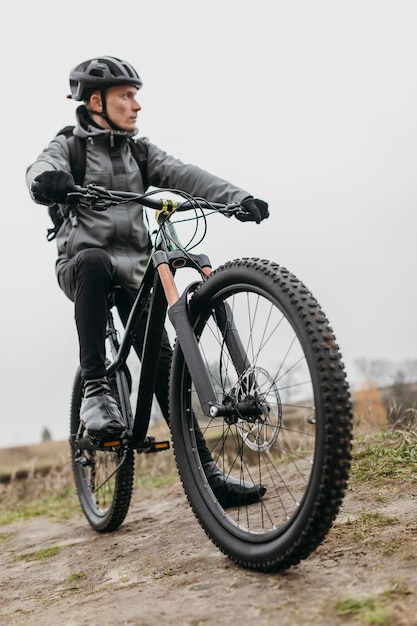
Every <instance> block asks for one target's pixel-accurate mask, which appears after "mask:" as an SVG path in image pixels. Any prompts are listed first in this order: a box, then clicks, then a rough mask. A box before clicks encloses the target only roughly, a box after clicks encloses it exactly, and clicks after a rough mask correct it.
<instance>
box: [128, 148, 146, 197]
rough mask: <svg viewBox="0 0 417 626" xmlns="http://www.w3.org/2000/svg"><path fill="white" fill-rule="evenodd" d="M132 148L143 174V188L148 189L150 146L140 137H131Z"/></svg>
mask: <svg viewBox="0 0 417 626" xmlns="http://www.w3.org/2000/svg"><path fill="white" fill-rule="evenodd" d="M129 144H130V149H131V150H132V154H133V156H134V157H135V160H136V162H137V164H138V165H139V169H140V173H141V174H142V180H143V189H144V191H146V190H147V188H148V186H149V184H148V163H147V158H148V148H147V146H146V144H145V143H144V142H143V141H141V140H140V139H136V140H135V139H129Z"/></svg>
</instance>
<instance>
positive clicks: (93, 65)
mask: <svg viewBox="0 0 417 626" xmlns="http://www.w3.org/2000/svg"><path fill="white" fill-rule="evenodd" d="M69 81H70V90H71V94H70V95H69V96H68V97H69V98H72V100H77V101H81V100H86V99H87V97H88V94H89V93H90V92H91V91H94V90H95V89H100V91H103V90H104V89H107V88H108V87H114V86H116V85H135V86H136V87H137V88H138V89H140V88H141V87H142V80H141V79H140V77H139V75H138V73H137V72H136V70H135V69H134V68H133V67H132V66H131V65H130V63H128V62H127V61H123V60H122V59H118V58H116V57H108V56H102V57H97V58H95V59H90V60H88V61H84V62H83V63H80V64H79V65H76V66H75V67H74V68H73V69H72V70H71V72H70V76H69Z"/></svg>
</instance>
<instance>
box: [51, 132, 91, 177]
mask: <svg viewBox="0 0 417 626" xmlns="http://www.w3.org/2000/svg"><path fill="white" fill-rule="evenodd" d="M73 130H74V126H65V127H64V128H62V129H61V130H60V131H59V132H58V133H57V136H58V135H65V137H66V138H67V141H68V149H69V155H70V165H71V172H72V175H73V177H74V180H75V184H76V185H83V183H84V177H85V167H86V161H87V143H86V140H85V139H83V138H81V137H77V136H76V135H74V134H73Z"/></svg>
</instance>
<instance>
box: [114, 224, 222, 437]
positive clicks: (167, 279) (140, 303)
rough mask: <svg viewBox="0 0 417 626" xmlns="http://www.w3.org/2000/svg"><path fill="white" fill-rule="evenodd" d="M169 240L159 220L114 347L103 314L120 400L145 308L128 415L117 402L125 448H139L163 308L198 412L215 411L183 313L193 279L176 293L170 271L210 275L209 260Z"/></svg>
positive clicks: (126, 408) (144, 430) (172, 235)
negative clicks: (127, 434)
mask: <svg viewBox="0 0 417 626" xmlns="http://www.w3.org/2000/svg"><path fill="white" fill-rule="evenodd" d="M168 235H169V236H168ZM172 241H174V242H175V241H178V238H177V235H176V232H175V229H174V226H173V224H172V223H171V222H170V221H169V218H165V219H164V220H163V222H162V223H161V230H160V234H159V244H158V246H157V247H156V249H155V250H154V251H153V252H152V254H151V256H150V258H149V261H148V265H147V267H146V270H145V273H144V276H143V278H142V281H141V284H140V287H139V290H138V294H137V296H136V299H135V301H134V303H133V306H132V309H131V312H130V315H129V318H128V321H127V323H126V326H125V330H124V333H123V337H122V340H121V343H120V345H119V344H118V340H117V331H116V330H115V327H114V324H113V319H112V316H111V315H110V318H109V328H108V337H109V338H110V343H111V346H112V358H113V361H112V363H111V364H110V365H109V367H108V369H107V375H108V376H111V375H112V374H114V373H116V380H117V385H118V389H119V396H120V398H124V399H126V398H128V397H129V393H128V389H127V379H126V376H125V375H123V366H124V365H125V363H126V360H127V357H128V355H129V352H130V349H131V347H132V343H133V339H134V336H135V328H136V325H137V323H138V322H139V320H140V319H141V317H142V316H143V315H144V314H146V311H148V312H147V325H146V332H145V337H144V344H143V352H142V355H141V359H140V360H141V364H142V367H141V371H140V377H139V388H138V395H137V400H136V410H135V416H134V417H133V415H132V411H131V406H130V403H126V402H125V401H121V404H122V406H121V409H122V412H123V413H124V417H125V420H126V423H127V424H129V426H131V446H132V447H133V448H135V449H137V448H140V446H141V445H142V443H143V441H144V440H145V437H146V433H147V430H148V425H149V419H150V414H151V407H152V400H153V394H154V389H155V381H156V374H157V367H158V359H157V358H155V355H157V354H159V348H160V345H161V339H162V333H163V330H164V325H165V318H166V313H167V309H168V307H169V311H168V315H169V318H170V320H171V322H172V324H173V326H174V329H175V331H176V335H177V341H178V342H179V344H180V346H181V349H182V351H183V354H184V357H185V359H186V362H187V364H188V366H189V368H190V370H191V371H193V376H194V383H195V386H196V390H197V394H198V396H199V400H200V402H201V406H202V407H203V410H204V411H205V412H206V414H207V415H209V414H210V411H213V407H214V409H215V410H216V411H217V412H219V409H220V407H219V406H218V403H216V398H215V393H214V390H213V386H212V384H211V381H210V378H209V376H208V374H207V371H206V368H205V366H204V365H203V361H202V358H201V355H200V352H199V350H198V347H197V340H196V337H195V335H194V332H193V329H192V326H191V324H190V321H189V316H188V308H187V300H188V295H189V293H190V292H191V291H192V290H193V289H194V288H195V287H196V285H197V284H198V283H199V281H196V282H194V283H192V284H191V285H189V286H188V287H187V288H186V289H185V290H184V292H183V294H182V295H181V296H180V295H179V294H178V290H177V286H176V284H175V280H174V275H175V272H176V270H177V269H180V268H183V267H193V268H194V269H196V270H198V271H199V272H200V274H201V277H202V278H204V276H207V275H208V274H209V273H210V271H211V264H210V261H209V259H208V257H207V256H206V255H204V254H200V255H194V254H190V253H183V252H182V251H181V250H179V249H174V248H175V245H174V244H172V243H171V242H172ZM148 303H149V308H148V309H147V305H148Z"/></svg>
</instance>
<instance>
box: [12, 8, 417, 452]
mask: <svg viewBox="0 0 417 626" xmlns="http://www.w3.org/2000/svg"><path fill="white" fill-rule="evenodd" d="M93 7H94V8H93ZM2 28H3V36H2V38H1V42H0V46H1V52H2V64H1V65H2V70H1V72H2V81H1V82H2V98H1V119H2V121H3V128H2V145H3V158H2V168H1V181H2V187H3V192H2V195H3V202H2V212H3V222H2V224H3V225H2V229H1V233H2V235H1V241H2V245H1V247H0V254H1V268H2V277H3V279H2V284H3V289H2V306H1V322H2V323H1V329H2V347H3V350H2V359H1V365H0V380H1V391H2V394H1V417H0V419H1V434H0V446H7V445H13V444H18V445H21V444H24V443H31V442H38V441H39V440H40V436H41V432H42V429H43V428H44V427H48V428H49V430H50V431H51V433H52V436H53V438H54V439H64V438H66V437H67V435H68V419H69V399H70V391H71V383H72V378H73V375H74V371H75V369H76V367H77V360H78V346H77V340H76V334H75V327H74V322H73V311H72V304H71V303H70V302H69V301H68V300H66V298H65V296H64V295H63V294H62V292H61V291H60V290H59V287H58V286H57V283H56V280H55V275H54V262H55V244H54V243H48V242H46V239H45V232H46V228H47V227H48V226H49V222H48V218H47V216H46V209H45V208H43V207H40V206H37V205H35V204H34V203H33V202H32V201H31V200H30V198H29V196H28V192H27V190H26V187H25V183H24V175H25V169H26V166H27V165H28V164H29V163H31V162H32V161H33V160H34V159H35V158H36V157H37V155H38V154H39V153H40V151H41V150H42V149H43V147H44V146H45V145H47V143H48V142H49V141H50V139H51V138H52V137H53V136H54V134H55V133H56V132H57V131H58V130H59V129H60V128H62V127H63V126H65V125H67V124H71V123H73V121H74V110H75V106H76V105H75V103H72V102H71V101H68V100H66V98H65V96H66V94H67V93H68V73H69V70H70V69H71V68H72V67H73V66H74V65H76V64H77V63H79V62H81V61H84V60H85V59H87V58H90V57H93V56H96V55H101V54H109V55H113V56H120V57H122V58H126V59H127V60H129V61H130V62H131V63H132V64H133V65H134V66H135V67H136V68H137V70H138V72H139V74H140V75H141V76H142V78H143V81H144V87H143V89H142V91H141V93H140V102H141V104H142V106H143V110H142V112H141V113H140V122H139V128H140V134H142V135H147V136H149V137H150V138H151V140H152V141H154V142H155V143H157V144H158V145H159V146H160V147H162V148H164V149H165V150H167V151H168V152H171V153H172V154H174V155H176V156H178V157H180V158H182V159H183V160H185V161H188V162H194V163H196V164H197V165H200V166H201V167H204V168H206V169H208V170H209V171H212V172H213V173H216V174H218V175H220V176H223V177H225V178H228V179H230V180H231V181H233V182H234V183H236V184H238V185H240V186H242V187H244V188H245V189H248V190H249V191H251V192H252V193H253V194H254V195H255V196H258V197H261V198H263V199H265V200H267V201H268V202H269V204H270V212H271V218H270V219H269V220H268V221H267V222H264V223H263V225H261V226H255V225H252V224H240V223H238V222H236V221H232V220H229V221H226V220H225V221H224V222H221V227H219V222H217V223H216V224H215V225H214V226H212V231H211V233H210V235H209V237H208V238H207V239H206V242H205V245H203V248H202V250H201V251H204V252H206V253H208V254H209V255H210V256H211V259H212V261H213V262H214V264H216V265H217V264H219V263H221V262H223V261H226V260H228V259H230V258H236V257H239V256H262V257H267V258H270V259H273V260H275V261H277V262H279V263H280V264H281V265H284V266H287V267H288V268H289V269H290V270H291V271H292V272H294V273H295V274H296V275H297V276H298V277H299V278H300V279H301V280H303V282H305V284H306V285H307V286H308V287H309V288H310V290H311V291H312V292H313V293H314V295H315V296H316V297H317V299H318V300H319V302H320V304H321V306H322V307H323V309H324V311H325V313H326V314H327V316H328V318H329V319H330V322H331V324H332V326H333V329H334V331H335V334H336V337H337V339H338V341H339V344H340V347H341V350H342V353H343V356H344V360H345V362H346V365H347V368H348V373H352V376H353V362H354V361H355V359H357V358H359V357H366V358H383V359H392V360H395V361H396V360H401V359H405V358H411V359H415V358H417V347H416V343H415V340H416V324H415V316H416V286H415V280H414V276H415V271H416V259H417V245H416V222H417V218H416V200H417V179H416V171H417V124H416V119H417V116H416V113H417V78H416V59H417V36H416V35H417V3H416V2H415V1H414V0H392V1H386V0H385V1H384V0H349V1H347V0H346V1H339V0H328V1H325V0H286V1H281V0H258V2H252V1H248V0H210V2H198V1H196V0H194V1H193V0H175V1H172V0H152V2H149V0H147V1H146V2H144V1H143V0H125V1H124V2H123V3H121V4H120V5H117V4H115V3H112V4H110V3H105V4H104V5H103V4H99V5H96V4H95V3H86V2H80V0H73V1H72V2H71V3H69V4H68V3H67V4H66V5H65V6H63V5H61V4H59V3H56V2H53V1H52V0H37V2H36V3H32V4H29V3H22V2H16V3H13V4H12V5H10V6H8V15H7V17H6V16H5V15H3V16H2ZM6 35H8V36H6ZM212 223H213V221H212Z"/></svg>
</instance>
